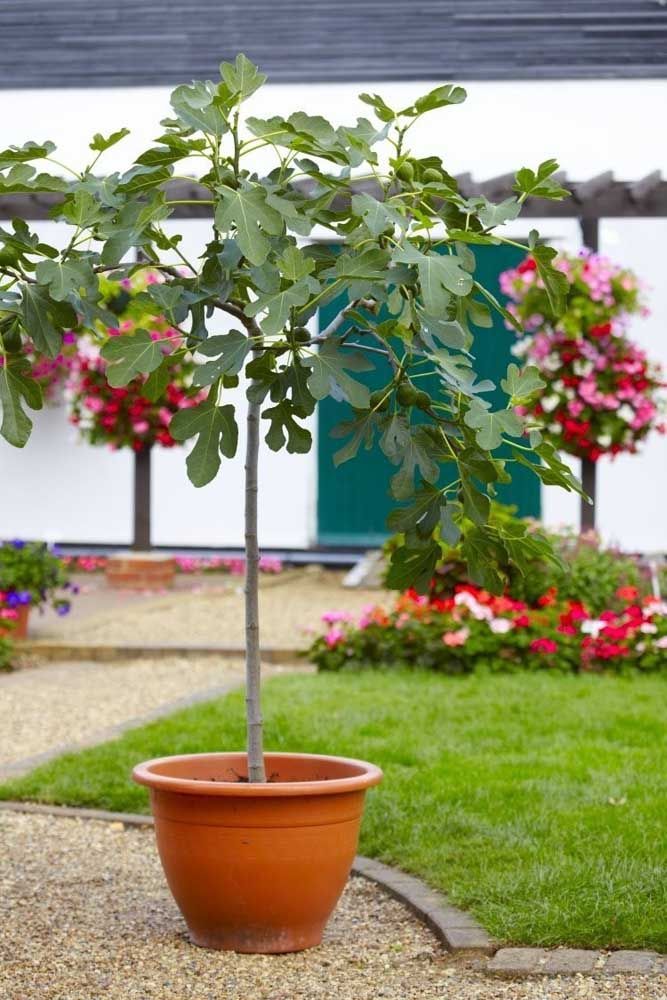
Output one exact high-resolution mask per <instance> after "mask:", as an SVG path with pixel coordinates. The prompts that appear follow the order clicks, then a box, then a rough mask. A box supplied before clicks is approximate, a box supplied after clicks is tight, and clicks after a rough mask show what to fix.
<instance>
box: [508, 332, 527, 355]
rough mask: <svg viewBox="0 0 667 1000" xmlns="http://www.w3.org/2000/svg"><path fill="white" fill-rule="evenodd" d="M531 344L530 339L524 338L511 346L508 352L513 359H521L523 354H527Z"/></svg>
mask: <svg viewBox="0 0 667 1000" xmlns="http://www.w3.org/2000/svg"><path fill="white" fill-rule="evenodd" d="M531 343H532V338H531V337H524V339H523V340H519V341H518V342H517V343H516V344H512V346H511V347H510V351H511V353H512V354H513V355H514V357H515V358H522V357H523V356H524V354H527V353H528V351H529V350H530V345H531Z"/></svg>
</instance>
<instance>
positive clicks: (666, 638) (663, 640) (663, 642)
mask: <svg viewBox="0 0 667 1000" xmlns="http://www.w3.org/2000/svg"><path fill="white" fill-rule="evenodd" d="M655 648H656V649H667V635H661V636H660V638H659V639H656V640H655Z"/></svg>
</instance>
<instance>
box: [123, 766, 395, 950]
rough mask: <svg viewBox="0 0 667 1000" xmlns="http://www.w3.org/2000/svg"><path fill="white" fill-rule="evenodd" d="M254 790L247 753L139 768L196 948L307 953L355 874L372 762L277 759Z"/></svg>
mask: <svg viewBox="0 0 667 1000" xmlns="http://www.w3.org/2000/svg"><path fill="white" fill-rule="evenodd" d="M265 760H266V772H267V777H268V779H269V780H268V781H267V783H266V784H257V783H253V784H249V783H248V782H247V781H243V780H239V778H241V779H243V778H244V777H245V776H246V775H247V763H246V755H245V754H244V753H218V754H192V755H187V756H182V757H163V758H161V759H159V760H151V761H148V762H147V763H144V764H139V765H138V766H137V767H136V768H135V769H134V772H133V778H134V780H135V781H137V782H139V784H141V785H148V787H149V788H150V793H151V807H152V810H153V815H154V817H155V833H156V837H157V845H158V850H159V852H160V858H161V859H162V866H163V868H164V871H165V874H166V876H167V882H168V883H169V887H170V889H171V891H172V893H173V895H174V898H175V900H176V902H177V903H178V905H179V907H180V909H181V912H182V914H183V916H184V917H185V921H186V923H187V925H188V928H189V930H190V936H191V938H192V940H193V941H194V943H195V944H198V945H201V946H202V947H204V948H219V949H225V950H229V951H240V952H261V953H276V952H288V951H301V950H302V949H304V948H311V947H313V946H314V945H317V944H319V943H320V941H321V940H322V933H323V931H324V926H325V924H326V922H327V920H328V919H329V917H330V915H331V913H332V912H333V909H334V907H335V905H336V903H337V901H338V898H339V896H340V894H341V892H342V891H343V888H344V887H345V883H346V881H347V878H348V876H349V873H350V868H351V867H352V862H353V860H354V856H355V853H356V850H357V840H358V836H359V826H360V824H361V814H362V811H363V806H364V795H365V792H366V789H367V788H370V787H371V786H372V785H377V784H378V782H380V781H381V780H382V772H381V771H380V770H379V768H377V767H374V766H373V765H372V764H366V763H364V762H363V761H359V760H347V759H346V758H344V757H320V756H316V755H314V754H283V753H268V754H266V757H265Z"/></svg>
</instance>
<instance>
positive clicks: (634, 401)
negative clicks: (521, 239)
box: [500, 250, 663, 461]
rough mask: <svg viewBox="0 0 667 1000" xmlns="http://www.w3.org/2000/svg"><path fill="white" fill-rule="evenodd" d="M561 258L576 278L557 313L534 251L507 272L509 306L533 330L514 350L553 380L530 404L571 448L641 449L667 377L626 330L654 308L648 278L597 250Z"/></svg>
mask: <svg viewBox="0 0 667 1000" xmlns="http://www.w3.org/2000/svg"><path fill="white" fill-rule="evenodd" d="M554 265H555V267H556V268H557V269H558V270H560V271H562V272H563V273H564V274H565V275H566V276H567V279H568V282H569V285H570V288H569V293H568V298H567V308H566V310H565V312H564V313H563V315H562V316H560V317H559V318H558V320H557V321H554V320H552V319H551V318H550V317H551V316H552V313H551V311H550V309H549V305H548V298H547V293H546V290H545V288H544V283H543V282H542V280H541V278H540V276H539V274H538V272H537V265H536V263H535V260H534V259H533V257H530V256H529V257H526V259H525V260H524V261H522V262H521V263H520V264H519V266H518V267H516V268H514V269H512V270H509V271H505V272H504V273H503V274H501V276H500V287H501V289H502V291H503V292H504V294H505V295H507V296H508V297H509V298H510V299H512V300H513V301H512V302H510V304H509V306H508V309H509V311H510V312H511V313H512V314H513V315H514V316H515V317H516V318H517V319H518V320H519V321H520V323H521V324H522V325H523V328H524V331H525V332H526V333H527V336H523V335H522V339H521V340H520V341H519V342H518V343H517V345H516V346H515V348H514V353H515V354H517V355H518V356H521V357H523V358H525V360H526V361H527V362H529V363H530V364H533V365H535V366H536V367H537V368H538V369H539V371H540V375H541V377H542V379H543V380H545V381H546V382H547V388H546V389H545V390H544V391H543V392H542V393H541V394H540V396H539V397H538V398H536V399H535V401H534V402H533V403H532V404H529V405H528V406H527V407H524V408H522V412H523V413H527V414H528V415H529V416H530V417H533V418H535V420H536V423H537V424H538V425H539V426H540V427H541V428H543V429H544V428H546V430H547V431H548V433H549V436H550V439H551V441H552V443H553V444H554V445H555V446H556V447H557V448H558V449H560V450H562V451H565V452H568V453H569V454H571V455H577V456H579V457H580V458H587V459H590V460H591V461H597V459H599V458H600V457H601V456H602V455H604V454H611V455H617V454H618V453H619V452H622V451H629V452H634V451H636V449H637V444H638V443H639V442H640V441H641V440H643V438H645V437H646V435H647V434H648V433H649V431H650V430H651V429H652V428H653V427H656V421H657V418H658V414H659V411H660V407H661V403H660V396H659V390H660V388H661V386H662V385H663V374H662V371H661V369H660V367H659V366H658V365H656V364H653V363H651V362H649V361H648V360H647V357H646V355H645V353H644V352H643V351H642V350H641V349H640V348H639V347H637V346H636V345H635V344H633V343H632V341H630V340H628V338H627V336H626V330H627V323H628V319H629V317H630V316H631V315H633V314H637V313H639V314H641V315H646V314H647V312H648V310H647V309H646V307H645V305H644V303H643V300H642V294H641V291H642V290H641V286H640V283H639V281H638V280H637V278H636V276H635V275H634V274H633V273H632V271H629V270H627V269H625V268H621V267H620V266H618V265H617V264H614V263H613V262H612V261H610V260H609V259H608V258H607V257H603V256H602V255H600V254H595V253H592V252H591V251H589V250H582V251H580V253H579V255H578V256H572V255H569V254H560V255H559V256H558V257H557V258H556V260H555V262H554ZM656 429H659V430H662V429H663V427H662V425H657V428H656Z"/></svg>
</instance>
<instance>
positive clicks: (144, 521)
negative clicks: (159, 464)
mask: <svg viewBox="0 0 667 1000" xmlns="http://www.w3.org/2000/svg"><path fill="white" fill-rule="evenodd" d="M150 547H151V449H150V448H142V449H141V451H135V453H134V539H133V542H132V548H133V549H134V550H135V551H138V552H147V551H148V550H149V549H150Z"/></svg>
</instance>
